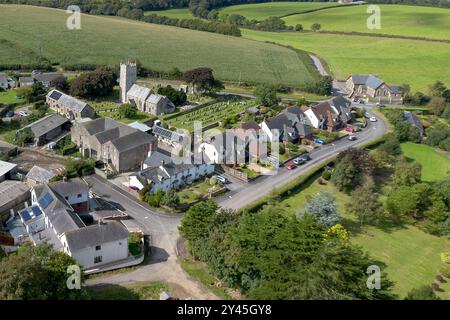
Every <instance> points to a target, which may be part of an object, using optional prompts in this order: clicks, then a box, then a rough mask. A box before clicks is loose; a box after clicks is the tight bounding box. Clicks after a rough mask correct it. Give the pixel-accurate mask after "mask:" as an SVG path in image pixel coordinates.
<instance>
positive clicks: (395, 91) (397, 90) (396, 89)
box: [388, 84, 403, 94]
mask: <svg viewBox="0 0 450 320" xmlns="http://www.w3.org/2000/svg"><path fill="white" fill-rule="evenodd" d="M388 86H389V89H391V90H390V91H391V94H401V93H403V90H402V87H401V86H397V85H393V84H390V85H388Z"/></svg>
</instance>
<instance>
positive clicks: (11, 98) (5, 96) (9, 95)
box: [0, 90, 25, 104]
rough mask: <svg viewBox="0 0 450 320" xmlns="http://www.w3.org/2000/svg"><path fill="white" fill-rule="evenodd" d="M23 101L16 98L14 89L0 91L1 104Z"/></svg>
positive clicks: (23, 100)
mask: <svg viewBox="0 0 450 320" xmlns="http://www.w3.org/2000/svg"><path fill="white" fill-rule="evenodd" d="M21 102H25V99H23V98H17V96H16V91H15V90H8V91H3V92H0V103H3V104H12V103H21Z"/></svg>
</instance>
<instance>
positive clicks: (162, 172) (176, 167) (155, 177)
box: [133, 163, 195, 183]
mask: <svg viewBox="0 0 450 320" xmlns="http://www.w3.org/2000/svg"><path fill="white" fill-rule="evenodd" d="M194 166H195V165H193V164H184V163H182V164H174V163H164V165H162V164H160V165H159V166H157V167H149V168H146V169H144V170H141V171H139V172H136V173H134V174H133V175H135V176H138V177H141V178H145V179H147V180H148V181H152V182H154V183H159V182H161V180H162V179H169V178H170V177H172V176H175V175H176V174H178V173H180V172H185V171H187V170H189V169H190V168H192V167H194Z"/></svg>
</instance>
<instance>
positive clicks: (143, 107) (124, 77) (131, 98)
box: [120, 62, 175, 115]
mask: <svg viewBox="0 0 450 320" xmlns="http://www.w3.org/2000/svg"><path fill="white" fill-rule="evenodd" d="M136 79H137V66H136V64H135V63H131V62H127V63H121V64H120V102H121V103H130V104H132V105H135V106H136V107H137V108H138V110H140V111H143V112H147V113H150V114H153V115H160V114H167V113H171V112H174V111H175V105H174V104H173V103H172V101H170V100H169V99H168V98H167V97H166V96H163V95H160V94H157V93H155V92H153V90H151V89H149V88H147V87H141V86H139V85H137V84H135V82H136Z"/></svg>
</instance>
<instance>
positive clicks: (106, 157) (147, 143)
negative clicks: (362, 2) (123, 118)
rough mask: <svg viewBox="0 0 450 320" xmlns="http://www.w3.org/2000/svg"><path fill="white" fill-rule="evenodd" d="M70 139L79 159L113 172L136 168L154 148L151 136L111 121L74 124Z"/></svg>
mask: <svg viewBox="0 0 450 320" xmlns="http://www.w3.org/2000/svg"><path fill="white" fill-rule="evenodd" d="M71 139H72V142H74V143H75V144H76V145H78V146H79V148H80V152H81V155H82V156H85V157H92V158H94V159H96V160H99V161H102V162H103V163H104V164H105V165H107V166H108V167H109V168H110V169H112V170H113V171H114V172H125V171H131V170H134V169H136V168H140V167H141V165H142V162H143V161H144V160H145V159H146V158H147V157H148V155H149V152H150V151H152V150H155V149H156V144H157V140H156V139H155V138H154V137H153V136H152V135H149V134H147V133H145V132H142V131H140V130H138V129H135V128H132V127H130V126H127V125H125V124H122V123H120V122H118V121H115V120H113V119H111V118H99V119H95V120H91V121H85V122H75V123H74V126H73V127H72V132H71Z"/></svg>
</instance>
